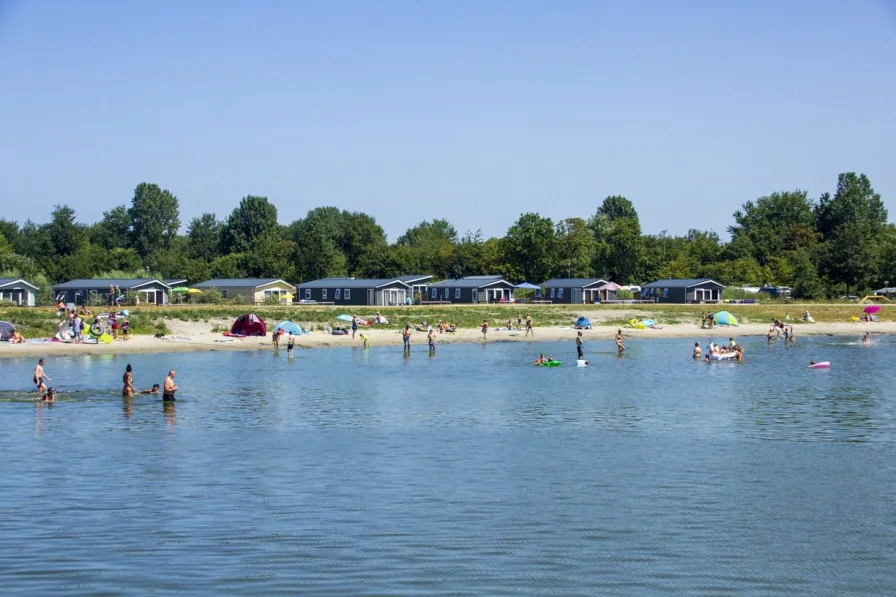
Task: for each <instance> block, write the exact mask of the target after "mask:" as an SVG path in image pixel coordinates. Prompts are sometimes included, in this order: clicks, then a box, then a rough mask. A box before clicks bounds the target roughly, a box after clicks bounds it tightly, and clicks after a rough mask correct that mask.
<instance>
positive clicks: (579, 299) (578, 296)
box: [571, 288, 582, 304]
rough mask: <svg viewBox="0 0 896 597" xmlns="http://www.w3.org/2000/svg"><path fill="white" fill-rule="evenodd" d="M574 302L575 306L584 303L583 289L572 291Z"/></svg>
mask: <svg viewBox="0 0 896 597" xmlns="http://www.w3.org/2000/svg"><path fill="white" fill-rule="evenodd" d="M571 300H572V302H573V304H577V303H581V302H582V289H581V288H573V289H572V299H571Z"/></svg>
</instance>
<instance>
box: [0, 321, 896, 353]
mask: <svg viewBox="0 0 896 597" xmlns="http://www.w3.org/2000/svg"><path fill="white" fill-rule="evenodd" d="M168 326H169V328H170V329H171V333H170V335H168V336H166V337H165V338H155V337H152V336H133V337H132V338H131V339H130V340H128V341H121V340H119V341H116V342H113V343H112V344H69V343H62V342H40V343H25V344H9V343H8V342H3V343H0V358H16V357H35V356H62V355H85V354H87V355H89V354H139V353H165V352H188V351H202V350H207V351H215V350H271V349H272V344H271V336H270V334H269V335H268V336H267V337H264V338H227V337H225V336H223V335H222V334H220V333H212V332H210V331H209V329H210V326H209V324H208V323H197V322H184V321H176V320H174V321H169V322H168ZM768 330H769V326H768V325H767V324H742V325H740V326H738V327H721V326H716V327H715V328H714V329H712V330H709V329H700V326H699V325H697V324H694V323H679V324H673V325H666V326H664V327H662V328H661V329H644V330H638V329H631V328H623V330H622V331H623V334H624V335H625V338H626V341H631V342H638V341H641V340H649V339H654V338H682V339H689V340H691V339H692V340H694V341H696V340H701V341H702V340H706V339H709V338H724V339H727V338H728V337H729V336H734V337H745V336H764V335H765V334H767V333H768ZM615 331H616V328H613V327H610V326H606V325H604V326H597V327H594V328H592V329H590V330H583V335H584V337H585V341H586V343H587V342H588V341H589V340H607V339H611V338H612V337H613V335H614V333H615ZM794 331H795V333H796V336H797V340H799V337H800V336H810V335H837V336H857V337H858V336H862V335H863V334H864V333H865V332H866V331H867V332H870V333H871V334H876V335H879V334H896V322H876V323H871V324H868V323H856V322H843V323H812V324H803V323H799V324H796V325H795V327H794ZM576 332H577V330H575V329H574V328H572V327H536V328H535V336H534V337H533V336H529V337H528V338H526V337H525V332H524V331H523V330H516V329H514V330H506V329H499V328H491V329H490V330H489V333H488V341H489V342H535V341H564V340H568V341H570V342H572V341H573V340H574V338H575V336H576ZM359 333H360V330H359ZM364 333H366V334H367V336H368V337H369V338H370V343H371V346H372V347H377V346H389V345H396V346H399V345H401V333H400V331H399V329H398V327H397V326H388V327H384V328H378V327H374V328H367V329H366V330H364ZM482 341H483V339H482V334H481V333H480V331H479V329H461V330H458V331H457V332H456V333H454V334H448V333H445V334H438V333H436V343H437V345H438V344H452V343H456V342H466V343H473V342H482ZM360 345H361V341H360V339H357V338H356V339H355V340H354V341H352V338H351V335H348V336H333V335H329V334H325V333H324V332H322V331H313V332H310V333H308V334H304V335H302V336H296V348H328V347H340V346H341V347H349V346H360ZM411 345H412V347H413V348H414V349H416V350H425V349H426V333H425V332H419V331H414V332H413V335H412V337H411ZM281 349H282V350H285V349H286V342H285V338H284V340H283V341H282V342H281Z"/></svg>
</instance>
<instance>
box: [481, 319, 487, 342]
mask: <svg viewBox="0 0 896 597" xmlns="http://www.w3.org/2000/svg"><path fill="white" fill-rule="evenodd" d="M482 339H483V340H488V321H487V320H485V319H483V320H482Z"/></svg>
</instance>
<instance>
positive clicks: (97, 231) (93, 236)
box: [89, 205, 131, 250]
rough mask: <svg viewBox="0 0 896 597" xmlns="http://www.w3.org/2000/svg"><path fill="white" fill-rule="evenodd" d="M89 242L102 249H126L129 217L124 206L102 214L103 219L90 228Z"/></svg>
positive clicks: (128, 239) (128, 242) (129, 225)
mask: <svg viewBox="0 0 896 597" xmlns="http://www.w3.org/2000/svg"><path fill="white" fill-rule="evenodd" d="M89 236H90V242H91V243H92V244H94V245H97V246H99V247H102V248H104V249H109V250H112V249H127V248H129V247H130V239H131V216H130V215H129V214H128V209H127V208H126V207H125V206H124V205H117V206H115V207H113V208H112V209H110V210H109V211H104V212H103V219H102V220H100V221H99V222H97V223H96V224H94V225H93V226H91V227H90V231H89Z"/></svg>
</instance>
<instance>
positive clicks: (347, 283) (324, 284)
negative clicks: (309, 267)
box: [299, 278, 408, 290]
mask: <svg viewBox="0 0 896 597" xmlns="http://www.w3.org/2000/svg"><path fill="white" fill-rule="evenodd" d="M393 283H395V284H401V285H402V286H408V284H407V282H403V281H402V280H400V279H398V278H322V279H320V280H311V281H309V282H302V283H301V284H299V289H300V290H304V289H305V288H379V287H380V286H386V285H387V284H393Z"/></svg>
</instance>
